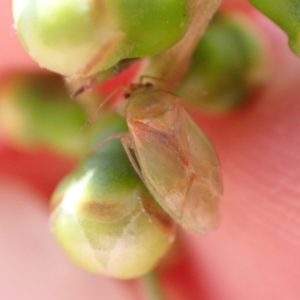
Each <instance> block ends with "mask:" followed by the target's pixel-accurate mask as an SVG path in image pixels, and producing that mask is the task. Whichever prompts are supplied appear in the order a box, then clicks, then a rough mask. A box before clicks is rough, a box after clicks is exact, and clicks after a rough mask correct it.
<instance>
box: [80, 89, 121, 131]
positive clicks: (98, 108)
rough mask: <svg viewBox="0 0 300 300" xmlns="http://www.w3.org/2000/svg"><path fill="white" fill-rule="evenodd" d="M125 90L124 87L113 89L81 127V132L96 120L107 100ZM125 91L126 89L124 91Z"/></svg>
mask: <svg viewBox="0 0 300 300" xmlns="http://www.w3.org/2000/svg"><path fill="white" fill-rule="evenodd" d="M121 89H123V90H124V89H125V87H124V86H118V87H117V88H115V89H114V90H113V91H112V92H111V93H109V94H108V96H107V97H106V98H105V99H104V100H103V101H102V102H101V103H100V104H99V106H98V107H97V109H96V110H95V111H94V113H93V115H92V116H91V117H90V118H89V120H88V121H87V122H86V123H85V124H84V125H83V126H82V127H81V130H84V129H85V128H86V127H87V126H88V125H89V124H91V123H92V122H93V121H94V119H95V118H96V116H97V114H98V113H99V111H100V110H101V108H102V106H103V105H104V104H105V103H106V102H107V101H108V100H109V99H111V98H112V97H113V96H114V95H115V94H116V93H117V92H118V91H119V90H121ZM125 90H126V89H125Z"/></svg>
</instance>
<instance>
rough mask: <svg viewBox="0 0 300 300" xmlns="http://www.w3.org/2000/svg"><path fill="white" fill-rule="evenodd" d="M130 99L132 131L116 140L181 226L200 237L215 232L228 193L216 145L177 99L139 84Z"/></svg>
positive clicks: (128, 116) (127, 114)
mask: <svg viewBox="0 0 300 300" xmlns="http://www.w3.org/2000/svg"><path fill="white" fill-rule="evenodd" d="M125 98H127V99H128V103H127V106H126V110H125V117H126V121H127V125H128V129H129V132H128V133H121V134H120V135H116V136H114V137H112V138H120V140H121V142H122V144H123V146H124V149H125V151H126V153H127V155H128V157H129V159H130V161H131V163H132V165H133V167H134V168H135V170H136V171H137V173H138V174H139V175H140V177H141V178H142V180H143V181H144V183H145V185H146V186H147V188H148V189H149V190H150V192H151V193H152V195H153V196H154V198H155V199H156V201H157V202H158V203H159V204H160V205H161V206H162V208H163V209H164V210H165V211H166V212H167V213H168V214H169V215H171V216H172V217H173V219H174V220H175V221H176V222H177V223H178V224H180V225H181V226H183V227H184V228H186V229H187V230H189V231H192V232H197V233H205V232H207V231H209V230H211V229H212V228H213V227H214V226H215V225H216V223H217V220H218V211H219V200H220V198H221V195H222V192H223V184H222V174H221V168H220V163H219V160H218V157H217V154H216V152H215V150H214V147H213V146H212V144H211V142H210V141H209V139H208V138H207V137H206V135H205V134H204V133H203V132H202V130H201V129H200V128H199V126H198V125H197V124H196V123H195V122H194V120H193V119H192V118H191V116H190V115H189V114H188V112H187V111H186V110H185V109H184V107H183V106H182V104H181V99H180V98H178V97H176V96H175V95H173V94H171V93H168V92H165V91H163V90H159V89H156V88H154V87H153V85H152V84H149V83H145V84H143V83H136V84H132V85H131V86H130V88H129V91H128V92H127V93H126V94H125ZM131 150H133V153H132V151H131Z"/></svg>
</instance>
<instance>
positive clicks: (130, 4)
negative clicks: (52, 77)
mask: <svg viewBox="0 0 300 300" xmlns="http://www.w3.org/2000/svg"><path fill="white" fill-rule="evenodd" d="M186 6H187V4H186V2H185V1H182V0H172V1H160V0H151V1H147V3H145V2H143V1H142V2H141V1H139V0H89V1H88V0H60V1H53V0H13V15H14V20H15V27H16V30H17V33H18V36H19V38H20V40H21V42H22V44H23V45H24V47H25V48H26V49H27V51H28V53H29V54H30V55H31V56H32V57H33V58H34V59H35V60H36V61H37V62H38V63H39V64H40V65H41V66H42V67H45V68H47V69H50V70H52V71H55V72H58V73H60V74H62V75H69V76H71V75H74V76H75V75H78V76H89V75H92V74H95V73H97V72H99V71H102V70H106V69H108V68H110V67H112V66H114V65H116V64H117V63H118V62H119V61H121V60H123V59H126V58H135V57H143V56H147V55H153V54H156V53H159V52H161V51H164V50H165V49H167V48H169V47H171V46H172V45H174V44H175V43H176V42H177V41H178V40H180V39H181V38H182V37H183V35H184V34H185V32H186V30H187V28H188V13H187V7H186Z"/></svg>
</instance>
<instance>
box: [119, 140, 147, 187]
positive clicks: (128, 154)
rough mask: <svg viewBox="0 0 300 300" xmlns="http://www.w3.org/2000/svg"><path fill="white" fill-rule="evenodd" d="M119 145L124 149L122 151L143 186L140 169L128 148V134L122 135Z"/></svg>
mask: <svg viewBox="0 0 300 300" xmlns="http://www.w3.org/2000/svg"><path fill="white" fill-rule="evenodd" d="M121 143H122V145H123V147H124V150H125V152H126V154H127V156H128V159H129V160H130V162H131V165H132V166H133V168H134V170H135V171H136V173H137V174H138V175H139V177H140V179H141V180H142V181H143V183H144V184H145V179H144V177H143V175H142V172H141V169H140V167H139V165H138V164H137V162H136V160H135V158H134V157H133V155H132V153H131V151H130V148H132V146H131V139H130V136H129V135H128V134H126V135H123V137H121Z"/></svg>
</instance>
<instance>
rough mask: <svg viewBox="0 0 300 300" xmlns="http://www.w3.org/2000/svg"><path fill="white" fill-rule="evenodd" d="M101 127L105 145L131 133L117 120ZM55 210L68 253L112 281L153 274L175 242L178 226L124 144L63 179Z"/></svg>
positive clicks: (109, 119)
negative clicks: (142, 177) (146, 183)
mask: <svg viewBox="0 0 300 300" xmlns="http://www.w3.org/2000/svg"><path fill="white" fill-rule="evenodd" d="M99 122H100V125H99V126H96V127H97V128H98V130H99V133H100V139H103V138H105V136H107V135H110V134H112V133H113V132H115V133H118V132H120V131H125V130H127V128H126V123H125V121H124V120H123V119H122V118H121V117H119V116H117V115H112V114H110V115H107V116H102V117H101V118H100V121H99ZM105 128H106V129H105ZM97 139H99V137H97ZM97 139H96V140H97ZM52 208H53V213H52V217H51V224H52V229H53V233H54V234H55V236H56V238H57V239H58V241H59V243H60V244H61V246H62V247H63V249H64V250H65V251H66V253H67V254H68V255H69V256H70V258H71V259H73V260H74V262H75V263H77V264H78V265H80V266H82V267H83V268H85V269H87V270H90V271H92V272H96V273H100V274H103V275H106V276H110V277H115V278H121V279H127V278H135V277H139V276H141V275H143V274H145V273H147V272H149V271H150V270H151V269H153V268H154V267H155V266H156V264H157V263H158V261H159V260H160V258H161V257H162V256H163V255H164V254H165V253H166V251H167V250H168V249H169V247H170V245H171V243H172V241H173V239H174V231H175V227H174V222H173V221H172V219H171V218H170V217H169V215H167V214H166V213H165V212H164V211H163V210H162V209H161V208H160V206H159V205H158V204H157V203H156V202H155V200H154V199H153V197H152V196H151V195H150V194H149V192H148V190H147V189H146V188H145V186H144V185H143V183H142V182H141V180H140V179H139V177H138V175H137V174H136V172H135V171H134V169H133V167H132V166H131V163H130V162H129V160H128V158H127V155H126V153H125V151H124V149H123V147H122V145H121V143H120V141H119V140H110V141H108V142H107V143H106V144H105V145H103V146H102V147H101V148H100V149H99V150H97V151H96V152H95V153H92V154H91V155H90V156H88V157H87V158H86V159H85V160H83V161H82V162H81V164H80V165H79V166H78V167H77V168H76V170H74V171H73V172H72V173H71V174H69V175H68V176H67V177H65V178H64V179H63V181H62V182H61V183H60V184H59V186H58V187H57V189H56V191H55V192H54V194H53V197H52Z"/></svg>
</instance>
